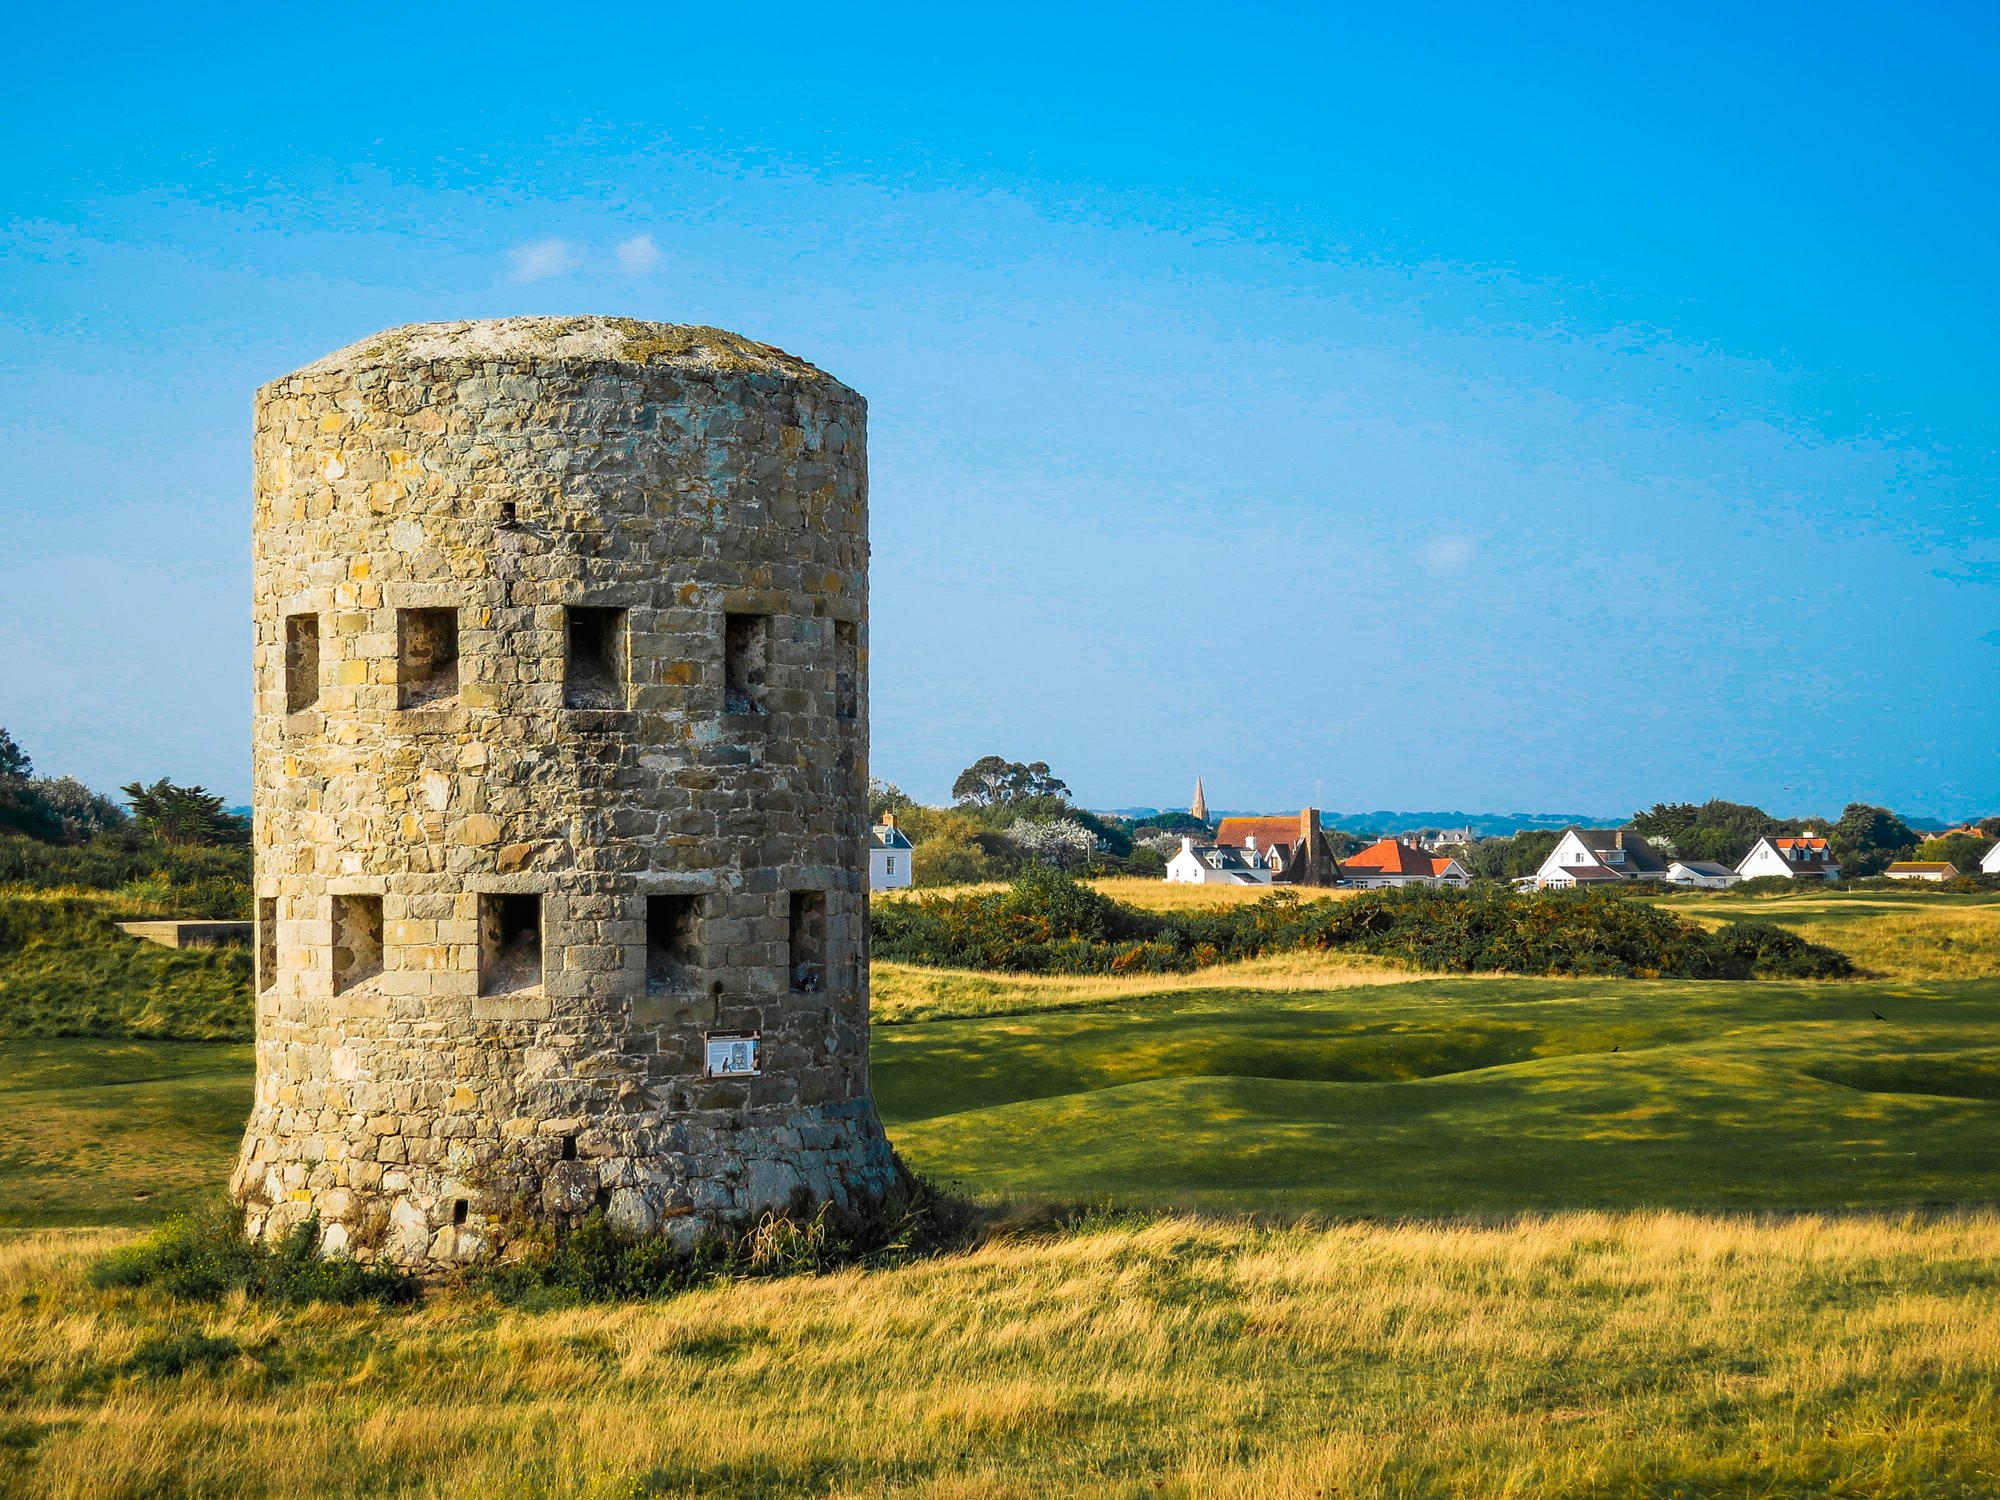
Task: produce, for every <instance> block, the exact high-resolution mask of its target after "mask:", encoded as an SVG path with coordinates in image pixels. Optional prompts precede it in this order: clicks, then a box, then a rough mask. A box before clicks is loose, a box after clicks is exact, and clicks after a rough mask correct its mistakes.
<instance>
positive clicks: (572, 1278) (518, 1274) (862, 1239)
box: [89, 1160, 976, 1311]
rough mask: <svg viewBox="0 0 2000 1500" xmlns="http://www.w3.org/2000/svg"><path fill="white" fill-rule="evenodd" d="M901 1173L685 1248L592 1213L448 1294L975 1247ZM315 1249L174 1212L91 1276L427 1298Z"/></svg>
mask: <svg viewBox="0 0 2000 1500" xmlns="http://www.w3.org/2000/svg"><path fill="white" fill-rule="evenodd" d="M895 1165H896V1181H895V1183H894V1184H893V1185H892V1186H891V1187H890V1188H889V1190H888V1191H887V1192H885V1193H883V1194H881V1195H880V1196H879V1197H876V1198H872V1199H869V1200H867V1201H866V1202H863V1203H861V1204H858V1205H856V1206H855V1207H853V1208H842V1207H840V1206H839V1205H838V1204H835V1203H833V1202H831V1201H826V1200H821V1201H818V1202H815V1201H813V1200H812V1199H811V1198H809V1197H808V1196H806V1195H805V1194H804V1193H803V1192H802V1193H801V1194H800V1195H799V1196H797V1197H796V1198H794V1199H793V1201H792V1203H791V1204H790V1205H789V1206H788V1207H787V1209H786V1211H785V1212H783V1213H779V1212H776V1211H775V1210H774V1211H772V1212H769V1213H766V1214H764V1215H763V1216H761V1217H760V1218H758V1219H757V1220H755V1221H754V1222H752V1223H749V1224H745V1225H737V1226H717V1227H714V1228H710V1229H705V1230H704V1231H703V1232H702V1233H701V1234H700V1235H699V1236H697V1237H696V1238H695V1239H693V1240H692V1241H690V1242H686V1243H683V1242H680V1241H676V1240H673V1239H669V1238H668V1237H666V1236H664V1235H647V1236H644V1237H642V1238H638V1239H627V1238H622V1237H620V1236H619V1235H618V1234H616V1233H615V1232H614V1231H613V1230H612V1229H611V1227H610V1226H609V1225H608V1224H606V1223H605V1221H604V1215H603V1214H602V1213H601V1212H593V1213H591V1214H590V1215H589V1216H588V1217H586V1218H585V1219H583V1220H582V1221H581V1222H580V1223H578V1224H577V1225H576V1226H575V1227H574V1228H573V1229H570V1230H569V1231H568V1232H567V1233H564V1234H560V1235H557V1236H554V1237H553V1238H552V1239H549V1240H544V1241H543V1242H542V1243H540V1244H538V1245H533V1246H532V1247H531V1248H530V1249H529V1251H528V1253H527V1254H526V1255H524V1256H523V1257H522V1258H520V1259H518V1260H514V1261H511V1262H509V1263H506V1264H503V1265H497V1266H489V1267H483V1268H480V1269H477V1270H473V1271H469V1272H465V1273H463V1274H462V1275H459V1276H456V1277H453V1278H451V1279H450V1280H449V1281H447V1282H446V1283H445V1285H457V1286H461V1287H464V1288H466V1289H468V1290H472V1291H475V1292H484V1293H486V1294H488V1295H490V1296H493V1297H494V1298H496V1299H498V1300H499V1301H501V1302H504V1303H506V1304H507V1305H509V1306H511V1307H519V1308H521V1309H523V1310H526V1311H540V1310H545V1309H551V1308H558V1307H569V1306H575V1305H578V1304H581V1303H585V1302H633V1301H647V1300H650V1299H653V1298H658V1297H667V1296H671V1295H673V1294H674V1293H677V1292H683V1291H688V1290H690V1289H692V1288H694V1287H698V1286H702V1285H705V1284H707V1283H710V1282H715V1281H738V1280H750V1279H753V1278H758V1277H771V1276H797V1275H808V1274H812V1273H815V1272H822V1271H831V1270H836V1269H839V1268H840V1267H843V1266H867V1267H871V1268H874V1267H883V1266H889V1265H895V1264H898V1263H900V1262H903V1261H908V1260H920V1259H922V1258H924V1257H926V1256H930V1255H936V1254H939V1253H942V1252H943V1251H946V1250H951V1249H955V1248H958V1247H959V1246H961V1245H964V1244H968V1243H970V1241H971V1240H972V1238H973V1236H974V1233H975V1229H976V1215H975V1212H974V1210H973V1208H972V1206H971V1205H970V1204H969V1203H967V1202H966V1201H965V1200H963V1199H960V1198H957V1197H954V1196H952V1195H951V1194H949V1193H946V1192H944V1191H942V1190H941V1189H939V1188H938V1187H937V1186H936V1185H934V1184H933V1183H930V1182H928V1181H927V1180H925V1179H924V1178H921V1177H919V1176H917V1175H916V1174H915V1173H913V1172H911V1171H910V1170H909V1169H908V1168H907V1167H905V1166H904V1165H903V1164H902V1162H901V1161H900V1160H898V1161H897V1162H896V1164H895ZM318 1245H319V1222H318V1220H316V1219H308V1220H307V1221H306V1222H304V1223H302V1224H300V1225H298V1226H297V1227H296V1228H294V1229H293V1230H292V1231H291V1233H289V1234H287V1235H286V1236H285V1237H284V1239H283V1240H282V1241H280V1242H279V1243H278V1244H276V1245H266V1244H262V1243H260V1242H258V1241H255V1240H250V1239H246V1238H244V1236H243V1219H242V1214H241V1213H240V1211H239V1210H238V1209H237V1208H236V1206H235V1205H234V1204H233V1203H230V1202H229V1201H228V1200H227V1199H219V1200H218V1201H216V1202H215V1203H212V1204H210V1205H208V1206H207V1207H204V1208H202V1209H199V1210H197V1211H195V1212H193V1213H187V1214H177V1215H175V1216H174V1217H173V1218H171V1219H168V1220H167V1221H166V1222H165V1223H164V1224H162V1225H161V1226H160V1227H159V1228H158V1229H155V1230H154V1231H153V1232H152V1233H151V1234H149V1235H147V1236H146V1238H145V1239H143V1240H141V1241H139V1242H138V1243H137V1244H135V1245H128V1246H126V1247H124V1248H123V1249H120V1250H115V1251H113V1252H112V1253H111V1254H109V1255H107V1256H105V1257H103V1258H102V1259H101V1260H99V1261H98V1262H97V1263H96V1264H95V1265H93V1266H92V1267H91V1268H90V1273H89V1275H90V1284H91V1285H92V1286H94V1287H97V1288H98V1289H100V1290H106V1291H108V1290H119V1289H126V1290H143V1289H151V1290H155V1291H158V1292H162V1293H164V1294H166V1295H167V1296H169V1297H173V1298H178V1299H182V1300H187V1301H196V1302H219V1301H221V1300H222V1299H223V1298H224V1297H226V1296H228V1295H230V1294H231V1293H233V1292H241V1293H243V1294H244V1295H245V1296H248V1297H250V1298H252V1299H254V1300H258V1301H265V1302H272V1303H277V1304H280V1305H291V1306H296V1305H300V1304H305V1303H312V1302H334V1303H347V1304H354V1303H362V1302H373V1303H376V1304H377V1305H379V1306H381V1307H384V1308H388V1307H396V1306H401V1305H405V1304H408V1303H412V1302H415V1301H416V1300H417V1299H418V1298H419V1297H420V1296H421V1295H422V1294H423V1291H424V1289H425V1284H424V1282H422V1281H421V1280H419V1279H418V1278H417V1277H415V1276H412V1275H409V1274H408V1273H407V1272H403V1271H399V1270H396V1269H394V1268H393V1267H388V1266H364V1265H361V1264H360V1263H358V1262H356V1261H354V1260H352V1259H350V1258H348V1257H347V1256H345V1255H321V1254H320V1253H319V1249H318Z"/></svg>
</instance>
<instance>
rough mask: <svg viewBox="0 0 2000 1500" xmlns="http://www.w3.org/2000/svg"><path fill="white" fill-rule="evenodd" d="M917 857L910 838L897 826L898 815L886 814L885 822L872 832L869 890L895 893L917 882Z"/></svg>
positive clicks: (869, 857)
mask: <svg viewBox="0 0 2000 1500" xmlns="http://www.w3.org/2000/svg"><path fill="white" fill-rule="evenodd" d="M914 854H915V851H914V850H913V849H912V848H911V847H910V839H909V835H908V834H906V833H904V832H903V830H902V829H900V828H898V827H897V826H896V815H895V814H894V813H883V814H882V821H881V822H880V823H878V824H876V825H875V826H874V827H873V828H871V829H869V830H868V889H869V890H871V891H895V890H901V889H902V888H903V887H904V886H906V885H909V884H910V883H911V882H913V881H914V880H915V879H916V872H915V871H913V870H912V869H911V868H910V864H911V860H912V858H913V856H914Z"/></svg>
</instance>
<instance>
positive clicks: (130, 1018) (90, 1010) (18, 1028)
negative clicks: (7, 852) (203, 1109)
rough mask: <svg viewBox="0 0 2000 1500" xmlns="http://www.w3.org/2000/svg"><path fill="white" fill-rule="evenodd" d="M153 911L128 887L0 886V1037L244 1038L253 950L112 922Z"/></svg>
mask: <svg viewBox="0 0 2000 1500" xmlns="http://www.w3.org/2000/svg"><path fill="white" fill-rule="evenodd" d="M168 909H169V910H171V909H172V908H171V906H169V907H168ZM159 911H160V905H159V904H158V903H151V902H146V901H142V900H138V899H136V898H134V897H132V896H129V895H110V894H104V893H100V892H85V891H43V890H33V889H27V888H16V889H12V890H0V1037H64V1036H104V1037H144V1038H152V1039H165V1038H173V1039H177V1040H182V1041H247V1040H249V1039H250V1036H251V1034H252V1032H253V1031H254V1029H255V1012H254V1010H253V1008H252V1005H251V996H250V968H251V958H250V953H249V951H248V950H247V949H245V948H216V949H174V948H162V947H160V946H159V945H158V944H155V943H147V942H141V941H140V940H139V939H137V938H134V937H128V936H126V934H124V933H123V932H120V931H119V930H118V927H117V924H118V923H119V922H130V921H137V920H139V919H142V918H145V917H150V916H156V915H158V914H159Z"/></svg>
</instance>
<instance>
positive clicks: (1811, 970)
mask: <svg viewBox="0 0 2000 1500" xmlns="http://www.w3.org/2000/svg"><path fill="white" fill-rule="evenodd" d="M871 923H872V927H871V931H872V934H873V941H874V952H875V955H876V956H877V957H878V958H883V959H889V960H893V961H897V962H901V963H914V964H932V965H937V966H940V967H944V968H959V969H992V970H1006V971H1012V972H1018V973H1028V974H1125V973H1149V974H1174V973H1183V974H1184V973H1190V972H1192V971H1194V970H1197V969H1203V968H1208V967H1211V966H1213V965H1216V964H1222V963H1234V962H1241V961H1243V960H1247V959H1253V958H1258V957H1261V956H1263V955H1265V954H1269V953H1284V952H1296V951H1307V950H1345V951H1347V952H1352V953H1362V954H1372V955H1377V956H1380V957H1384V958H1391V959H1397V960H1401V961H1403V962H1406V963H1409V964H1412V965H1414V966H1416V967H1418V968H1421V969H1427V970H1430V971H1433V972H1437V973H1448V974H1449V973H1457V974H1471V973H1514V974H1590V975H1604V976H1616V977H1621V978H1632V977H1638V978H1658V977H1664V978H1674V979H1751V978H1757V979H1765V978H1788V979H1842V978H1847V977H1849V976H1851V975H1852V974H1853V972H1854V966H1853V964H1852V963H1850V962H1849V960H1848V959H1847V958H1846V956H1845V955H1843V954H1840V953H1837V952H1835V951H1834V950H1833V949H1830V948H1825V947H1821V946H1820V945H1818V944H1815V943H1812V942H1810V941H1808V940H1807V939H1805V938H1802V937H1800V936H1798V935H1797V934H1796V933H1793V932H1790V931H1787V930H1785V929H1783V928H1780V927H1774V926H1771V925H1769V924H1767V923H1759V922H1735V923H1730V924H1728V925H1726V926H1723V927H1721V928H1718V929H1709V928H1706V927H1703V926H1701V925H1700V924H1698V923H1694V922H1689V921H1685V920H1683V919H1682V918H1680V917H1678V916H1676V915H1674V914H1673V913H1672V912H1670V911H1666V910H1661V909H1658V908H1656V907H1654V906H1651V905H1648V904H1645V903H1640V902H1634V901H1628V900H1625V899H1622V898H1621V897H1619V896H1616V895H1611V894H1608V893H1605V892H1598V891H1575V892H1540V893H1531V894H1524V893H1520V892H1515V891H1508V890H1486V889H1482V890H1472V891H1454V890H1434V889H1429V888H1425V887H1410V888H1406V889H1403V890H1397V891H1370V892H1364V893H1362V894H1360V895H1357V896H1355V897H1353V898H1351V899H1349V900H1345V901H1302V900H1300V899H1299V898H1298V897H1297V895H1296V894H1294V893H1292V892H1288V891H1276V892H1273V893H1272V894H1270V895H1268V896H1266V897H1264V898H1263V899H1262V900H1259V901H1257V902H1255V903H1253V904H1250V905H1238V906H1230V907H1225V906H1215V907H1209V908H1203V909H1184V910H1173V911H1165V912H1160V911H1141V910H1139V909H1138V908H1135V907H1131V906H1125V905H1121V904H1120V903H1118V902H1116V901H1113V900H1112V899H1111V898H1110V897H1108V896H1106V895H1104V894H1103V893H1102V892H1099V891H1096V890H1093V889H1091V888H1090V887H1089V886H1086V885H1081V884H1079V883H1077V882H1076V881H1074V880H1071V879H1069V878H1068V877H1067V876H1064V875H1062V874H1061V873H1059V872H1057V871H1054V870H1051V869H1047V868H1037V869H1035V870H1032V871H1030V872H1029V873H1028V874H1026V875H1023V876H1022V877H1021V878H1020V879H1019V880H1017V881H1016V882H1015V883H1014V884H1013V886H1012V887H1011V888H1009V889H1007V890H1004V891H990V892H978V893H973V894H968V895H961V896H953V897H944V898H932V899H920V900H914V901H911V900H905V901H894V902H883V903H881V904H880V905H878V906H877V907H876V908H875V909H874V911H873V912H872V914H871Z"/></svg>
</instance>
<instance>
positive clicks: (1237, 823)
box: [1215, 814, 1299, 849]
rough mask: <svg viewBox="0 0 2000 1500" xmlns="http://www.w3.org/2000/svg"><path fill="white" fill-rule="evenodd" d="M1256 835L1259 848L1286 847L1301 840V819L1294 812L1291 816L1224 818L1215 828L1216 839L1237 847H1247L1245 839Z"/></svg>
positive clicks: (1217, 841) (1220, 842) (1221, 842)
mask: <svg viewBox="0 0 2000 1500" xmlns="http://www.w3.org/2000/svg"><path fill="white" fill-rule="evenodd" d="M1253 835H1254V836H1255V837H1256V840H1257V847H1258V848H1259V849H1270V848H1273V847H1275V846H1282V847H1284V848H1286V849H1289V848H1291V847H1292V845H1294V844H1296V843H1297V842H1298V841H1299V820H1298V816H1297V815H1296V814H1294V815H1293V816H1291V817H1289V818H1224V819H1223V820H1222V821H1221V822H1220V823H1218V824H1217V825H1216V828H1215V841H1216V843H1218V844H1229V845H1231V846H1233V847H1235V848H1238V849H1242V848H1245V847H1247V845H1246V844H1245V840H1246V839H1248V838H1250V837H1251V836H1253Z"/></svg>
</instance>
